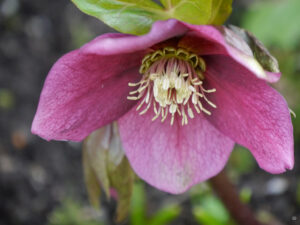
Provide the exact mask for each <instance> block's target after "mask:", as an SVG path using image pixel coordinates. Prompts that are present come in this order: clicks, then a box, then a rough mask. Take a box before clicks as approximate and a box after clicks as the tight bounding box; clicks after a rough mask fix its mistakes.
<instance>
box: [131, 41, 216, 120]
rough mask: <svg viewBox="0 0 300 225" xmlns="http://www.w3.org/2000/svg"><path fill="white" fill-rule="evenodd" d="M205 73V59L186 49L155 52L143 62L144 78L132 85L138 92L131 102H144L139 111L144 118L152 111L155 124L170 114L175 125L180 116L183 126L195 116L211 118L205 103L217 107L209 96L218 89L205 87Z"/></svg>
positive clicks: (133, 92)
mask: <svg viewBox="0 0 300 225" xmlns="http://www.w3.org/2000/svg"><path fill="white" fill-rule="evenodd" d="M205 70H206V64H205V61H204V60H203V59H202V58H201V57H199V56H198V55H196V54H194V53H190V52H188V51H186V50H184V49H182V48H178V49H176V48H172V47H166V48H163V49H160V50H157V51H154V52H152V53H150V54H148V55H146V56H145V57H144V59H143V60H142V65H141V67H140V73H141V74H142V75H143V77H142V79H141V80H140V81H139V82H137V83H129V84H128V85H129V86H131V87H136V90H135V91H132V92H130V93H129V96H128V97H127V99H129V100H140V103H139V105H138V106H137V108H136V110H137V111H139V114H140V115H143V114H145V113H146V112H147V111H148V110H150V108H152V109H153V111H154V117H153V118H152V121H154V120H156V119H158V118H160V120H161V122H164V121H165V120H166V119H167V118H168V115H170V117H169V118H170V124H171V125H173V123H174V119H175V116H179V117H181V124H182V125H186V124H188V119H193V118H194V117H195V116H196V115H195V114H200V113H201V112H203V113H206V114H207V115H211V112H210V111H209V110H208V109H206V108H205V107H204V106H203V101H205V102H206V103H207V104H206V105H209V106H210V107H212V108H216V107H217V106H216V105H215V104H214V103H212V102H211V101H210V100H209V99H208V98H207V96H206V95H207V94H209V93H213V92H215V91H216V89H209V90H208V89H204V88H203V82H204V80H205V76H204V72H205ZM152 109H151V110H152Z"/></svg>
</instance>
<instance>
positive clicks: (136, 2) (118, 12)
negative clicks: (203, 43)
mask: <svg viewBox="0 0 300 225" xmlns="http://www.w3.org/2000/svg"><path fill="white" fill-rule="evenodd" d="M72 2H73V3H74V4H75V5H76V6H77V7H78V8H79V9H80V10H81V11H83V12H84V13H86V14H88V15H91V16H94V17H96V18H98V19H100V20H102V21H103V22H104V23H106V24H107V25H109V26H111V27H113V28H114V29H116V30H118V31H120V32H123V33H131V34H143V33H147V32H148V31H149V29H150V27H151V25H152V23H153V22H154V21H156V20H164V19H167V17H166V15H165V14H164V13H163V9H162V7H161V6H159V5H158V4H156V3H154V2H152V1H150V0H72Z"/></svg>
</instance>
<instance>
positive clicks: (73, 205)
mask: <svg viewBox="0 0 300 225" xmlns="http://www.w3.org/2000/svg"><path fill="white" fill-rule="evenodd" d="M48 221H49V222H48V225H101V224H103V223H101V222H100V221H98V220H96V219H95V218H93V216H91V215H89V214H88V213H86V210H84V209H83V207H82V206H81V205H80V204H79V203H78V202H76V201H74V200H72V199H71V198H70V199H65V200H64V201H63V202H62V205H61V206H60V207H58V208H56V209H55V210H54V211H53V212H52V214H51V215H50V216H49V219H48Z"/></svg>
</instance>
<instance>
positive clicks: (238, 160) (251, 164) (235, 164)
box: [228, 146, 255, 175]
mask: <svg viewBox="0 0 300 225" xmlns="http://www.w3.org/2000/svg"><path fill="white" fill-rule="evenodd" d="M228 167H229V168H230V169H231V172H232V173H235V174H237V175H241V174H245V173H249V172H251V171H253V169H254V168H255V161H254V158H253V156H252V155H251V153H250V152H249V150H247V149H246V148H244V147H242V146H236V147H235V149H234V151H233V152H232V154H231V156H230V159H229V164H228Z"/></svg>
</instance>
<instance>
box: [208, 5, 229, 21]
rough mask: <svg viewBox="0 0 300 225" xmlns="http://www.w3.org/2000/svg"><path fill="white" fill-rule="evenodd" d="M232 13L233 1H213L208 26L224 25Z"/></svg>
mask: <svg viewBox="0 0 300 225" xmlns="http://www.w3.org/2000/svg"><path fill="white" fill-rule="evenodd" d="M231 12H232V0H213V3H212V13H211V18H210V20H209V22H208V24H214V25H222V24H223V23H224V22H225V21H226V20H227V18H228V17H229V15H230V14H231Z"/></svg>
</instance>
